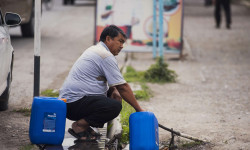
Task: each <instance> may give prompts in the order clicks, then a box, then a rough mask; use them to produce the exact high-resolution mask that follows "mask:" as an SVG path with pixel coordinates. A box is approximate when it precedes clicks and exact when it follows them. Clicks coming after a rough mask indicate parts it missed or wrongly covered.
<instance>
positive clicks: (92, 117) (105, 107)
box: [67, 96, 122, 128]
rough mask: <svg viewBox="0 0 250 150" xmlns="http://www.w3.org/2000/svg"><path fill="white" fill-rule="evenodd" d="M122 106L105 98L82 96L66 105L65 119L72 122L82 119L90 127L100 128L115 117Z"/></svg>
mask: <svg viewBox="0 0 250 150" xmlns="http://www.w3.org/2000/svg"><path fill="white" fill-rule="evenodd" d="M121 109H122V104H121V103H120V102H119V101H118V100H115V99H111V98H109V97H105V96H84V97H83V98H81V99H79V100H77V101H75V102H72V103H67V118H68V119H70V120H73V121H77V120H80V119H84V120H85V121H87V122H88V123H89V125H90V126H92V127H98V128H102V127H103V125H104V124H105V123H106V122H108V121H110V120H112V119H114V118H115V117H117V116H118V115H119V113H120V111H121Z"/></svg>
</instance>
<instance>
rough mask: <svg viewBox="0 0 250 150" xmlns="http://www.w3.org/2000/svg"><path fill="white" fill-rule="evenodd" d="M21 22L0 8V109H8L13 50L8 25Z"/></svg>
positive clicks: (14, 15)
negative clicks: (3, 12)
mask: <svg viewBox="0 0 250 150" xmlns="http://www.w3.org/2000/svg"><path fill="white" fill-rule="evenodd" d="M20 23H21V18H20V16H19V15H18V14H15V13H5V15H4V17H3V14H2V11H1V8H0V111H2V110H6V109H8V101H9V94H10V84H11V80H12V68H13V58H14V50H13V47H12V45H11V41H10V35H9V31H8V29H9V27H10V26H16V25H19V24H20Z"/></svg>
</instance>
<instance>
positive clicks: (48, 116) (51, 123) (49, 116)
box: [43, 112, 56, 132]
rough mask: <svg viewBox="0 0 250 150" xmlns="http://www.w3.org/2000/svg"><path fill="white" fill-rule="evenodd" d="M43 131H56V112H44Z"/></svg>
mask: <svg viewBox="0 0 250 150" xmlns="http://www.w3.org/2000/svg"><path fill="white" fill-rule="evenodd" d="M43 132H56V113H51V112H45V113H44V119H43Z"/></svg>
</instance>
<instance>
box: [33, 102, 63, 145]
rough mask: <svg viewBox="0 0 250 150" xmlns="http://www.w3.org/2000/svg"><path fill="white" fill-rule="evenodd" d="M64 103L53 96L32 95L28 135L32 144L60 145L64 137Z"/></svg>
mask: <svg viewBox="0 0 250 150" xmlns="http://www.w3.org/2000/svg"><path fill="white" fill-rule="evenodd" d="M66 109H67V108H66V103H65V102H64V101H62V100H59V99H58V98H55V97H34V100H33V103H32V108H31V116H30V128H29V137H30V141H31V143H33V144H52V145H60V144H62V142H63V139H64V133H65V122H66Z"/></svg>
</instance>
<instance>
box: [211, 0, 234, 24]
mask: <svg viewBox="0 0 250 150" xmlns="http://www.w3.org/2000/svg"><path fill="white" fill-rule="evenodd" d="M221 7H223V9H224V12H225V16H226V25H227V27H230V24H231V8H230V0H216V3H215V13H214V14H215V21H216V26H217V27H220V24H221Z"/></svg>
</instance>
